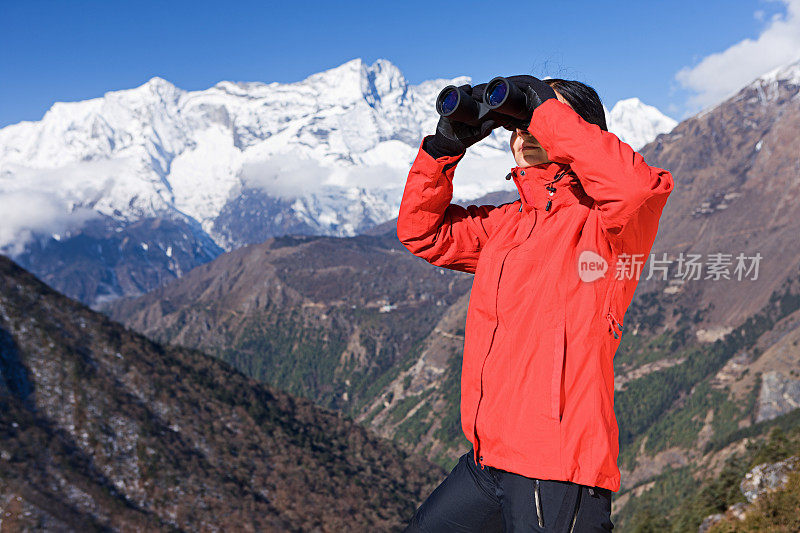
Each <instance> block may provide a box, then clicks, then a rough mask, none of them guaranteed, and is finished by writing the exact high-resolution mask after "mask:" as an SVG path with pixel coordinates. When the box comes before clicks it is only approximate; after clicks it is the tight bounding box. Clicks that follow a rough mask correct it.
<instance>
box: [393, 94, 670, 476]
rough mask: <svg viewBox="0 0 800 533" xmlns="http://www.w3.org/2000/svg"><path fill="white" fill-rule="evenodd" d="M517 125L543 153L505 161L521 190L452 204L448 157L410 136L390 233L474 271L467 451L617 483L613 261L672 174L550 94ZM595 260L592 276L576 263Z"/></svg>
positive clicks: (643, 225)
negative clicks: (536, 160)
mask: <svg viewBox="0 0 800 533" xmlns="http://www.w3.org/2000/svg"><path fill="white" fill-rule="evenodd" d="M529 131H530V132H531V133H532V134H533V135H534V136H535V137H536V139H537V140H538V141H539V143H540V144H541V145H542V147H543V148H544V149H545V150H546V151H547V154H548V156H549V158H550V159H551V160H552V162H551V163H545V164H541V165H536V166H532V167H514V168H513V169H512V170H511V175H510V177H513V179H514V183H515V184H516V186H517V189H518V190H519V194H520V200H517V201H515V202H512V203H508V204H504V205H501V206H497V207H495V206H491V205H484V206H475V205H470V206H469V207H467V208H464V207H461V206H458V205H456V204H451V203H450V201H451V200H452V196H453V186H452V180H453V173H454V172H455V167H456V164H457V163H458V161H459V160H460V157H441V158H439V159H433V158H432V157H431V156H430V155H428V154H427V153H426V152H425V151H423V150H422V147H421V146H420V151H419V154H418V155H417V158H416V160H415V161H414V164H413V166H412V167H411V171H410V173H409V175H408V181H407V183H406V186H405V190H404V192H403V200H402V203H401V205H400V214H399V217H398V219H397V235H398V237H399V239H400V241H401V242H402V243H403V245H404V246H405V247H406V248H408V250H410V251H411V252H412V253H413V254H414V255H417V256H419V257H421V258H423V259H425V260H426V261H428V262H430V263H432V264H434V265H437V266H441V267H445V268H450V269H454V270H460V271H464V272H470V273H474V274H475V278H474V281H473V284H472V292H471V294H470V299H469V309H468V311H467V321H466V329H465V338H464V358H463V366H462V372H461V427H462V429H463V430H464V434H465V435H466V437H467V439H468V440H469V441H470V442H471V443H472V444H473V447H474V450H475V457H474V458H475V461H476V463H478V464H481V465H482V466H483V465H490V466H494V467H496V468H500V469H503V470H506V471H509V472H514V473H517V474H521V475H524V476H527V477H535V478H539V479H556V480H564V481H572V482H574V483H579V484H582V485H590V486H598V487H604V488H607V489H610V490H612V491H617V490H619V487H620V473H619V468H618V467H617V456H618V454H619V438H618V434H619V432H618V427H617V421H616V417H615V415H614V364H613V359H614V353H615V352H616V350H617V347H618V346H619V339H618V338H617V337H618V336H620V334H621V328H622V319H623V316H624V315H625V311H626V310H627V308H628V305H629V304H630V301H631V299H632V298H633V292H634V289H635V288H636V285H637V282H638V276H637V275H636V274H635V270H634V269H632V268H627V269H623V268H622V267H621V266H620V272H621V274H619V275H618V274H617V269H618V266H617V263H618V261H619V264H620V265H624V264H626V263H625V258H626V257H634V258H635V259H640V260H643V259H646V258H647V256H648V255H649V254H650V248H651V246H652V244H653V240H654V239H655V236H656V232H657V230H658V220H659V217H660V216H661V211H662V209H663V207H664V204H665V203H666V200H667V197H668V196H669V194H670V192H672V188H673V180H672V175H671V174H670V173H669V172H668V171H666V170H663V169H660V168H655V167H651V166H648V165H647V163H645V161H644V159H643V158H642V156H641V155H639V154H638V153H636V152H634V151H633V149H632V148H631V147H630V146H628V145H627V144H625V143H623V142H621V141H620V140H619V139H618V138H617V137H616V136H615V135H614V134H612V133H609V132H605V131H602V130H601V129H600V128H599V127H598V126H596V125H593V124H589V123H588V122H586V121H584V120H583V119H582V118H581V117H580V116H579V115H578V114H577V113H575V112H574V111H573V110H572V108H570V107H569V106H568V105H566V104H564V103H562V102H559V101H558V100H547V101H545V102H544V103H543V104H542V105H540V106H539V107H537V108H536V110H535V111H534V113H533V117H532V119H531V125H530V127H529ZM561 170H565V171H568V173H567V174H565V175H564V177H563V178H562V179H559V180H557V181H555V182H554V183H552V185H551V187H552V188H553V192H552V194H551V193H550V192H549V191H548V190H547V188H546V187H547V185H548V183H549V182H551V180H553V179H554V178H555V177H556V176H557V174H558V172H559V171H561ZM548 202H550V206H549V209H546V208H547V207H548V206H547V204H548ZM582 253H583V255H581V254H582ZM592 253H594V254H597V255H596V256H594V255H592ZM626 254H627V255H626ZM637 254H639V255H637ZM598 256H599V257H598ZM579 258H580V259H581V260H582V261H583V263H582V264H581V265H579ZM590 259H594V260H593V261H587V260H590ZM603 261H605V262H606V263H607V271H606V272H605V275H603V276H602V277H600V278H599V279H596V280H594V281H589V280H588V278H589V277H590V276H589V275H583V276H582V275H581V273H583V274H591V272H593V271H592V270H591V268H592V267H602V262H603ZM631 264H632V265H634V264H635V263H631ZM579 269H582V270H579ZM601 272H602V270H601V271H599V272H598V274H599V273H601ZM642 272H644V270H643V269H642ZM582 278H583V279H584V280H586V281H582Z"/></svg>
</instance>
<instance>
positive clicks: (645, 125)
mask: <svg viewBox="0 0 800 533" xmlns="http://www.w3.org/2000/svg"><path fill="white" fill-rule="evenodd" d="M608 122H609V123H608V129H609V130H610V131H611V132H613V133H614V134H615V135H617V137H619V138H620V139H621V140H623V141H624V142H626V143H628V144H629V145H631V147H632V148H633V149H634V150H639V149H640V148H642V147H643V146H644V145H646V144H647V143H649V142H650V141H652V140H653V139H655V138H656V137H657V136H658V135H659V134H661V133H669V132H670V131H672V129H673V128H674V127H675V126H677V124H678V122H677V121H676V120H674V119H671V118H670V117H668V116H666V115H665V114H663V113H662V112H661V111H659V110H658V109H657V108H655V107H653V106H651V105H647V104H645V103H643V102H642V101H641V100H639V99H638V98H627V99H625V100H620V101H619V102H617V103H616V104H615V105H614V107H613V109H611V112H610V113H608Z"/></svg>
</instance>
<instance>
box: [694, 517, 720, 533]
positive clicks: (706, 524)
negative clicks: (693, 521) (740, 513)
mask: <svg viewBox="0 0 800 533" xmlns="http://www.w3.org/2000/svg"><path fill="white" fill-rule="evenodd" d="M724 518H725V515H724V514H722V513H717V514H712V515H708V516H707V517H705V518H704V519H703V522H702V523H701V524H700V527H699V528H698V530H697V533H705V532H706V531H708V530H709V529H711V526H713V525H714V524H716V523H717V522H719V521H721V520H722V519H724Z"/></svg>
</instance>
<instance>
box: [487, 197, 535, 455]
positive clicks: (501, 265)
mask: <svg viewBox="0 0 800 533" xmlns="http://www.w3.org/2000/svg"><path fill="white" fill-rule="evenodd" d="M533 216H534V217H535V218H534V219H533V224H531V229H530V231H529V232H528V235H527V237H525V238H524V239H523V240H522V241H520V242H519V243H517V244H515V245H514V246H512V247H511V248H509V249H508V250H507V251H506V254H505V255H504V256H503V261H502V262H501V263H500V272H498V273H497V289H496V291H499V290H500V278H501V277H502V275H503V267H504V266H505V264H506V258H508V255H509V254H510V253H511V252H512V251H513V250H514V249H516V248H518V247H520V246H522V245H523V244H524V243H525V241H527V240H528V239H529V238H530V236H531V234H532V233H533V230H534V229H536V225H537V224H538V223H539V217H538V216H537V215H536V212H535V211H534V215H533ZM496 299H497V293H495V300H496ZM494 313H495V316H496V320H497V322H496V323H495V325H494V331H492V340H491V341H490V342H489V353H487V354H486V357H484V358H483V363H482V364H481V377H480V384H481V394H480V396H479V397H478V405H477V406H476V407H475V419H474V420H473V423H472V433H473V434H474V435H475V442H476V443H477V445H476V446H475V456H476V457H478V462H480V463H481V469H483V456H482V455H480V451H481V442H480V439H479V438H478V411H480V408H481V400H483V369H484V367H485V366H486V360H487V359H488V358H489V354H490V353H491V352H492V344H494V336H495V335H496V334H497V328H498V327H500V317H499V316H497V305H496V303H495V311H494Z"/></svg>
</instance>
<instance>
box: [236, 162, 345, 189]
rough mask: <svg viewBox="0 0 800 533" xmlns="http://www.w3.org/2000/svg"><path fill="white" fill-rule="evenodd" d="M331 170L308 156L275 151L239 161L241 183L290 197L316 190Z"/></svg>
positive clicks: (324, 181) (326, 178)
mask: <svg viewBox="0 0 800 533" xmlns="http://www.w3.org/2000/svg"><path fill="white" fill-rule="evenodd" d="M330 174H331V171H330V170H329V169H326V168H324V167H322V166H321V165H320V164H319V163H318V162H316V161H314V160H311V159H303V158H300V157H296V156H293V155H289V154H278V155H274V156H272V157H271V158H270V159H268V160H266V161H259V162H249V163H245V164H243V165H242V181H243V182H244V184H245V185H248V186H250V187H255V188H259V189H262V190H263V191H264V192H266V193H267V194H269V195H270V196H274V197H276V198H283V199H293V198H297V197H300V196H305V195H306V194H308V193H312V192H315V191H318V190H319V189H320V188H321V187H322V186H323V185H324V184H325V183H326V182H327V180H328V177H329V176H330Z"/></svg>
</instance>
